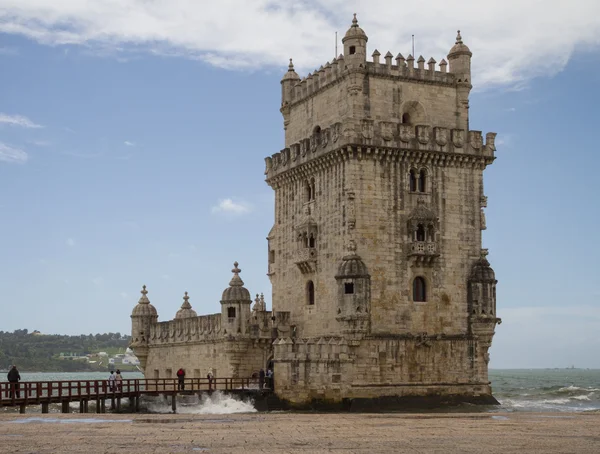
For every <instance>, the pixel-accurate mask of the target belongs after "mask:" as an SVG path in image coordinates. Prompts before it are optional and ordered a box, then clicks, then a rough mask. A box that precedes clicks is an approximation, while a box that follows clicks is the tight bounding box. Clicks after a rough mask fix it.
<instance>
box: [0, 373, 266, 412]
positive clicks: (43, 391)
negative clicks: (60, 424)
mask: <svg viewBox="0 0 600 454" xmlns="http://www.w3.org/2000/svg"><path fill="white" fill-rule="evenodd" d="M182 385H183V386H182ZM256 388H258V380H257V379H256V378H230V377H227V378H225V377H224V378H213V379H210V380H209V379H208V378H186V379H184V380H183V383H181V382H180V380H179V379H177V378H146V379H127V380H122V381H121V382H109V381H108V380H62V381H37V382H28V381H22V382H19V383H10V382H0V403H2V404H3V405H11V404H15V403H16V402H19V403H28V402H31V403H39V402H42V401H50V400H51V401H61V400H77V399H82V398H84V399H101V398H109V397H113V396H115V397H118V396H120V395H123V394H132V393H134V394H154V393H157V394H160V393H174V392H178V391H196V392H198V391H215V390H222V391H233V390H245V389H256Z"/></svg>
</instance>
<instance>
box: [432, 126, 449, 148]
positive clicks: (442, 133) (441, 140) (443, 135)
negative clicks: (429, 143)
mask: <svg viewBox="0 0 600 454" xmlns="http://www.w3.org/2000/svg"><path fill="white" fill-rule="evenodd" d="M433 133H434V135H435V143H437V144H438V145H439V146H440V147H443V146H444V145H446V144H447V143H448V130H447V129H446V128H434V130H433Z"/></svg>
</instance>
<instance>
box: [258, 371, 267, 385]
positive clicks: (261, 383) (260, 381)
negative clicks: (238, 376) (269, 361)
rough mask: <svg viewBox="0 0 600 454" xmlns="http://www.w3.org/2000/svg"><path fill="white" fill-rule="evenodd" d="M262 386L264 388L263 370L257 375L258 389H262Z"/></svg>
mask: <svg viewBox="0 0 600 454" xmlns="http://www.w3.org/2000/svg"><path fill="white" fill-rule="evenodd" d="M263 386H265V370H264V369H261V370H260V372H259V373H258V387H259V389H263Z"/></svg>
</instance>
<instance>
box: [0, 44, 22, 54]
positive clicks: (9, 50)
mask: <svg viewBox="0 0 600 454" xmlns="http://www.w3.org/2000/svg"><path fill="white" fill-rule="evenodd" d="M18 54H19V49H17V48H16V47H8V46H2V47H0V55H18Z"/></svg>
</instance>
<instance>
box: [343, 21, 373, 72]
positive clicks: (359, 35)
mask: <svg viewBox="0 0 600 454" xmlns="http://www.w3.org/2000/svg"><path fill="white" fill-rule="evenodd" d="M368 40H369V38H368V37H367V35H366V34H365V32H364V31H363V29H362V28H360V27H359V26H358V20H357V19H356V13H354V19H352V25H351V26H350V28H349V29H348V31H347V32H346V35H345V36H344V38H343V39H342V43H343V44H344V60H345V62H346V66H347V67H353V66H354V67H358V66H359V65H361V64H362V65H363V66H365V62H366V61H367V41H368Z"/></svg>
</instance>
